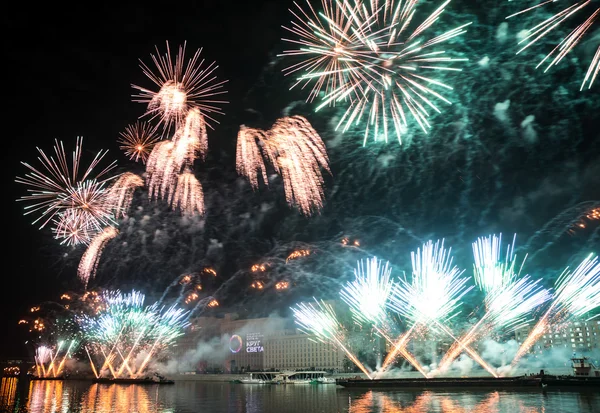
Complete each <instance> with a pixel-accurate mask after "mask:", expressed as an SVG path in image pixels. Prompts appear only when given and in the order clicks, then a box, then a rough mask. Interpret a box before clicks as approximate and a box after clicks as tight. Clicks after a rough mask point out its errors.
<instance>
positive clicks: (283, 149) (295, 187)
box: [236, 116, 331, 216]
mask: <svg viewBox="0 0 600 413" xmlns="http://www.w3.org/2000/svg"><path fill="white" fill-rule="evenodd" d="M237 148H238V152H237V154H236V162H237V171H238V173H240V174H242V175H244V176H246V177H247V178H248V179H249V180H250V184H251V185H252V187H253V188H256V187H257V186H258V178H257V175H258V173H260V174H261V175H262V177H263V180H264V182H265V184H267V185H268V181H267V179H266V167H265V162H264V160H263V156H264V157H265V158H267V159H268V160H269V162H270V163H271V165H273V168H274V169H275V171H276V172H277V173H278V174H279V175H280V176H281V177H282V179H283V183H284V190H285V197H286V200H287V203H288V204H289V205H290V206H296V207H297V208H298V209H299V210H300V212H301V213H303V214H304V215H307V216H310V215H312V214H313V213H314V212H316V211H319V210H321V209H322V208H323V198H324V196H325V195H324V193H323V184H324V181H323V176H322V174H321V168H323V169H325V170H326V171H327V172H329V173H331V171H330V169H329V158H328V156H327V150H326V148H325V144H324V143H323V140H322V139H321V137H320V136H319V135H318V134H317V132H316V131H315V130H314V129H313V127H312V126H311V124H310V123H309V122H308V120H306V119H305V118H304V117H302V116H290V117H285V118H281V119H278V120H277V121H276V122H275V124H274V125H273V126H272V127H271V129H270V130H269V131H266V132H265V131H261V130H258V129H251V128H246V127H245V126H242V127H241V128H240V132H239V133H238V144H237Z"/></svg>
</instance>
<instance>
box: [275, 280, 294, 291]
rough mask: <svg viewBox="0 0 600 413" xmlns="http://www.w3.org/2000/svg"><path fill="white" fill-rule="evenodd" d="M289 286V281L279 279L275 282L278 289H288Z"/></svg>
mask: <svg viewBox="0 0 600 413" xmlns="http://www.w3.org/2000/svg"><path fill="white" fill-rule="evenodd" d="M288 288H290V283H289V282H287V281H279V282H278V283H276V284H275V289H276V290H287V289H288Z"/></svg>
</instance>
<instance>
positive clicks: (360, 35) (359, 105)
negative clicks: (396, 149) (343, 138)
mask: <svg viewBox="0 0 600 413" xmlns="http://www.w3.org/2000/svg"><path fill="white" fill-rule="evenodd" d="M420 3H421V2H420V1H419V0H417V1H410V2H405V3H403V2H401V1H399V2H397V1H394V0H389V1H386V2H384V4H379V2H378V1H371V2H370V3H366V4H363V3H359V2H357V3H356V5H355V7H352V6H351V5H350V2H348V1H347V0H344V1H337V2H335V5H334V4H332V2H331V1H323V8H324V13H321V14H320V18H319V17H318V16H317V15H316V13H315V12H314V10H313V9H312V7H311V12H312V15H313V16H314V17H315V18H314V19H313V17H312V16H310V15H309V13H306V12H304V11H302V15H303V17H304V18H301V16H300V15H297V14H294V16H295V17H296V18H298V19H299V20H301V22H300V23H294V26H293V28H292V29H288V30H289V31H291V32H293V33H294V34H296V35H298V36H299V37H300V40H296V41H294V40H292V41H291V42H292V43H296V44H297V45H299V50H291V51H288V52H286V54H287V55H301V56H304V57H305V58H306V60H305V61H304V62H302V63H299V64H297V65H295V66H292V67H291V68H289V69H288V71H290V72H293V71H296V70H300V69H302V70H304V72H305V73H304V74H303V75H301V76H300V78H299V79H298V83H302V82H308V81H310V80H313V79H316V84H315V86H314V88H313V90H312V91H311V93H310V95H309V99H310V100H312V99H313V98H314V97H315V96H316V95H317V94H318V92H319V91H320V90H321V88H322V87H323V85H326V90H327V92H326V94H325V97H324V99H323V102H322V103H321V104H320V105H319V106H318V107H317V110H319V109H321V108H322V107H324V106H328V105H331V104H335V103H337V102H348V101H349V102H350V103H349V105H348V108H347V110H346V112H345V113H344V115H343V116H342V118H341V119H340V122H339V124H338V128H339V127H340V126H342V125H344V126H343V131H346V130H348V129H349V128H350V126H351V125H352V124H354V123H355V124H359V123H361V121H362V120H364V121H365V124H366V128H365V134H364V142H363V144H366V142H367V140H368V137H369V134H370V132H372V133H373V136H374V139H375V140H385V141H386V142H387V141H388V135H390V134H391V133H392V132H395V135H396V138H397V139H398V141H399V142H400V143H401V142H402V139H401V136H402V135H403V134H404V133H405V132H406V130H407V128H408V120H407V117H408V116H412V118H413V119H414V120H415V121H416V122H417V123H418V124H419V126H420V127H421V129H422V130H423V131H424V132H425V133H427V130H428V129H429V128H430V127H431V126H430V124H429V122H428V118H429V116H430V111H431V110H433V111H435V112H438V113H440V112H441V111H440V109H439V108H438V106H437V105H436V103H435V100H433V99H432V98H435V99H437V100H440V101H443V102H445V103H447V104H450V101H449V100H448V99H447V98H445V97H444V96H442V95H441V94H440V93H439V92H437V91H436V90H435V89H436V88H438V89H440V90H441V89H446V90H452V88H451V87H450V86H448V85H446V84H445V83H443V82H441V81H440V80H438V79H434V78H432V77H431V76H433V75H436V74H438V73H441V72H448V71H460V69H458V68H455V67H453V66H452V64H454V63H455V62H462V61H466V60H467V59H461V58H452V57H450V56H448V55H447V54H446V52H445V51H444V50H436V49H435V48H434V46H436V45H439V44H442V43H444V42H447V41H448V40H449V39H452V38H454V37H456V36H460V35H462V34H464V33H465V32H466V30H465V27H467V26H468V25H469V24H470V23H467V24H464V25H462V26H459V27H456V28H454V29H452V30H449V31H447V32H445V33H443V34H441V35H438V36H434V35H428V33H430V32H432V30H429V29H430V28H431V27H432V26H433V25H434V23H435V22H437V21H438V20H439V17H440V15H441V14H442V13H443V12H444V10H445V8H446V6H447V5H448V4H449V3H450V1H449V0H448V1H445V2H443V3H442V4H441V5H440V6H439V7H438V8H437V9H436V10H435V11H433V12H432V13H431V14H430V15H429V16H428V17H427V18H425V19H424V20H422V21H420V23H419V24H417V18H415V19H413V18H414V17H415V14H416V13H417V11H418V10H417V9H418V5H419V4H420ZM305 19H306V20H305ZM288 41H290V40H288Z"/></svg>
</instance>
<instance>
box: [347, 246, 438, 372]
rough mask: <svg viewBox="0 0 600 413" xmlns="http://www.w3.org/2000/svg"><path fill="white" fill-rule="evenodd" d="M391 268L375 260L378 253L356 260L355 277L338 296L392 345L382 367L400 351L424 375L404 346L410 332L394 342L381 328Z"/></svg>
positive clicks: (357, 316) (361, 321)
mask: <svg viewBox="0 0 600 413" xmlns="http://www.w3.org/2000/svg"><path fill="white" fill-rule="evenodd" d="M391 272H392V268H391V267H390V266H389V262H386V263H385V265H384V264H383V261H378V260H377V257H373V258H371V259H368V260H366V262H364V261H359V262H358V266H357V268H355V269H354V276H355V279H354V280H353V281H351V282H348V283H346V285H345V286H344V288H342V290H341V291H340V296H341V298H342V300H344V301H345V302H346V303H347V304H348V305H349V306H350V311H351V312H352V316H353V318H354V319H355V320H356V321H357V322H358V323H360V324H363V323H369V324H372V325H373V328H375V329H376V330H377V332H378V333H379V335H381V336H382V337H383V338H385V339H386V340H387V341H388V342H389V343H390V345H392V346H393V348H392V351H390V353H389V354H388V357H386V360H385V361H384V363H383V365H382V370H383V371H385V370H386V369H387V367H388V366H389V365H390V363H391V362H392V361H393V360H394V358H395V357H396V355H397V354H401V355H402V356H403V357H404V358H405V359H406V360H408V362H409V363H410V364H412V365H413V366H414V367H415V368H416V369H417V370H418V371H419V372H420V373H421V374H423V376H425V377H427V374H426V373H425V372H424V370H423V368H422V367H421V365H420V364H419V363H418V362H417V360H416V359H415V358H414V356H412V355H411V354H410V353H408V351H407V350H406V348H405V347H406V344H407V338H408V336H410V334H407V335H404V336H403V337H404V339H402V340H399V341H398V342H394V340H392V339H391V338H390V337H389V335H388V334H387V333H385V332H384V331H383V329H385V326H386V322H387V314H386V306H387V302H388V299H389V297H390V294H391V292H392V288H393V286H394V283H393V281H392V280H391V278H390V277H391ZM382 327H383V329H382Z"/></svg>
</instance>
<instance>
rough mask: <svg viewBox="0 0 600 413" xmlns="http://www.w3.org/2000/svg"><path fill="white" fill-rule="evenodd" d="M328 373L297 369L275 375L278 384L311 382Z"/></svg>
mask: <svg viewBox="0 0 600 413" xmlns="http://www.w3.org/2000/svg"><path fill="white" fill-rule="evenodd" d="M325 374H327V372H325V371H296V372H286V373H281V374H280V375H278V376H277V377H275V382H276V383H278V384H310V383H312V382H313V381H314V380H318V379H319V378H322V377H324V376H325Z"/></svg>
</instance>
